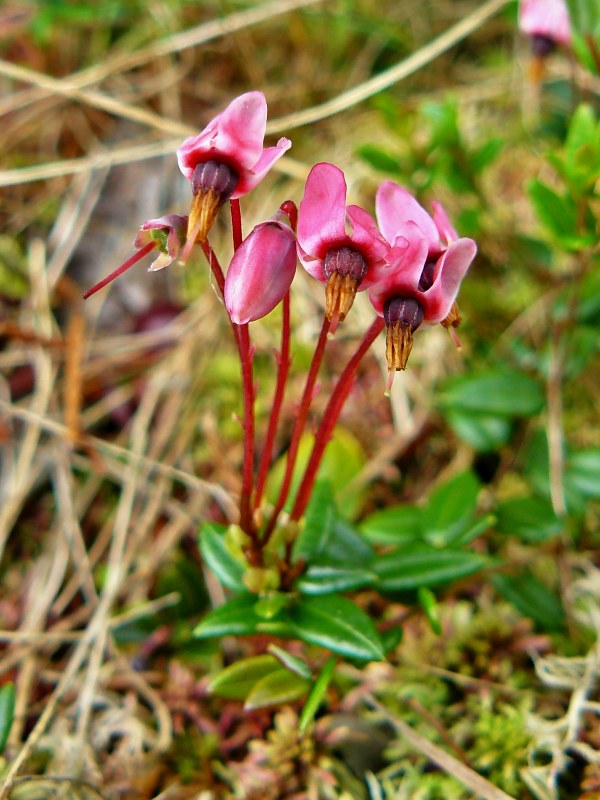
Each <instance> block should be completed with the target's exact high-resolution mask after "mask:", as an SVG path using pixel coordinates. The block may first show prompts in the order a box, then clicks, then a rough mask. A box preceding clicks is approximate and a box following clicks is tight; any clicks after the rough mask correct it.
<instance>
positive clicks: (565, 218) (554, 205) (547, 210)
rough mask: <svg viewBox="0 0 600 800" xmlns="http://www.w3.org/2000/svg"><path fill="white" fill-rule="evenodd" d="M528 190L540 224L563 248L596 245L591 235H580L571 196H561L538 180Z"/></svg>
mask: <svg viewBox="0 0 600 800" xmlns="http://www.w3.org/2000/svg"><path fill="white" fill-rule="evenodd" d="M528 190H529V197H530V200H531V203H532V205H533V207H534V209H535V212H536V214H537V215H538V217H539V219H540V222H541V223H542V225H544V226H545V227H546V228H547V229H548V231H549V232H550V233H551V234H552V235H553V236H554V238H555V239H556V240H557V241H558V242H559V244H560V245H561V246H562V247H565V248H567V249H568V250H580V249H583V248H586V247H589V246H591V245H593V244H594V239H593V236H592V234H591V233H590V234H581V233H579V224H578V215H577V206H576V204H575V202H574V200H573V198H572V197H571V195H570V194H565V195H560V194H558V192H555V191H554V189H551V188H550V187H549V186H546V184H544V183H542V182H541V181H538V180H533V181H531V182H530V183H529V186H528Z"/></svg>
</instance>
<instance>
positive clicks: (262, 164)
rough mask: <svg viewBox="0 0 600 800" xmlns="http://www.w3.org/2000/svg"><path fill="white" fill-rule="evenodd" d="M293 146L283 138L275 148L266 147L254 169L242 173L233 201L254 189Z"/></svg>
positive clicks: (232, 196) (232, 197)
mask: <svg viewBox="0 0 600 800" xmlns="http://www.w3.org/2000/svg"><path fill="white" fill-rule="evenodd" d="M291 146H292V143H291V142H290V140H289V139H286V138H285V137H282V138H281V139H280V140H279V141H278V142H277V145H276V146H275V147H265V149H264V150H263V151H262V155H261V157H260V158H259V159H258V161H257V162H256V164H254V166H253V167H252V169H250V170H248V171H247V172H242V174H241V175H240V180H239V183H238V185H237V186H236V188H235V191H234V193H233V194H232V195H231V199H232V200H235V199H236V198H237V197H241V196H242V195H244V194H246V193H247V192H249V191H250V190H251V189H254V187H255V186H257V185H258V184H259V183H260V182H261V181H262V179H263V178H264V176H265V175H266V173H267V172H268V171H269V170H270V169H271V167H272V166H273V164H274V163H275V162H276V161H279V159H280V158H281V156H282V155H283V154H284V153H286V152H287V151H288V150H289V149H290V147H291Z"/></svg>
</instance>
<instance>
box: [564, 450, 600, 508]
mask: <svg viewBox="0 0 600 800" xmlns="http://www.w3.org/2000/svg"><path fill="white" fill-rule="evenodd" d="M566 477H567V480H568V483H569V485H570V487H571V488H572V489H573V490H575V491H577V492H579V493H580V494H581V495H582V496H583V497H588V498H594V499H598V498H600V448H597V447H596V448H590V449H588V450H579V451H578V452H576V453H573V454H572V455H571V456H569V458H568V459H567V464H566Z"/></svg>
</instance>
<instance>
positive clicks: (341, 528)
mask: <svg viewBox="0 0 600 800" xmlns="http://www.w3.org/2000/svg"><path fill="white" fill-rule="evenodd" d="M372 558H373V548H372V547H371V545H370V544H369V543H368V542H366V541H365V540H364V539H363V537H362V536H361V535H360V533H359V532H358V531H357V530H356V528H355V527H354V526H353V525H352V524H351V523H349V522H346V520H344V519H342V518H341V517H339V518H338V519H336V520H335V523H334V525H333V527H332V528H331V529H330V531H329V535H328V537H327V538H326V539H322V540H321V544H320V548H319V550H318V552H316V553H315V554H314V556H313V561H312V563H313V564H314V565H315V566H317V565H318V566H341V567H344V568H354V567H358V568H363V567H364V568H367V567H368V566H369V562H370V560H371V559H372Z"/></svg>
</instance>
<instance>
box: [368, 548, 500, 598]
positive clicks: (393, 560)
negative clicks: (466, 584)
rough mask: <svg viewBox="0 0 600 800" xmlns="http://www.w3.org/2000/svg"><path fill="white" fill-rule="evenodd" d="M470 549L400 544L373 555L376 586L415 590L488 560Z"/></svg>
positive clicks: (467, 572) (460, 575) (462, 574)
mask: <svg viewBox="0 0 600 800" xmlns="http://www.w3.org/2000/svg"><path fill="white" fill-rule="evenodd" d="M488 563H489V562H488V559H486V558H485V557H484V556H481V555H479V554H478V553H473V552H472V551H471V550H450V549H444V550H440V549H438V548H435V547H430V546H428V545H413V546H411V547H403V548H401V549H399V550H397V551H396V552H394V553H387V554H384V555H380V556H379V557H378V558H376V559H374V561H373V564H372V569H373V572H375V573H376V574H377V575H378V577H379V584H378V587H379V588H380V589H382V590H385V591H398V592H404V591H414V590H416V589H419V588H420V587H421V586H429V587H431V586H438V585H440V584H443V583H448V582H450V581H454V580H458V579H459V578H464V577H466V576H467V575H471V574H472V573H473V572H477V570H479V569H481V568H482V567H484V566H486V565H487V564H488Z"/></svg>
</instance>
